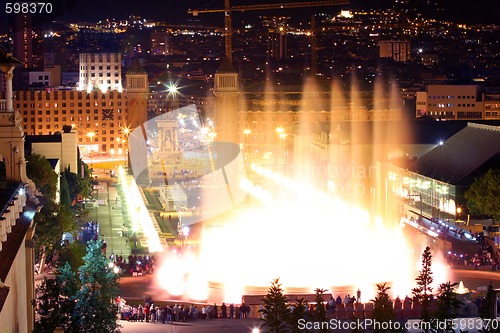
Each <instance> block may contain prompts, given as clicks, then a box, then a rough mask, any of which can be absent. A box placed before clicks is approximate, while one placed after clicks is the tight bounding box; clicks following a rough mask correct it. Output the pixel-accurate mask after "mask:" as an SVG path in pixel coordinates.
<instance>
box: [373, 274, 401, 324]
mask: <svg viewBox="0 0 500 333" xmlns="http://www.w3.org/2000/svg"><path fill="white" fill-rule="evenodd" d="M389 289H391V287H388V286H387V285H386V284H385V283H382V284H377V296H375V299H372V300H371V301H372V302H373V320H374V321H376V322H378V323H388V322H390V321H394V320H395V319H396V315H395V313H394V308H393V304H392V300H391V298H390V297H389V294H387V290H389ZM374 332H375V333H384V332H385V331H384V330H382V329H380V328H377V329H375V330H374Z"/></svg>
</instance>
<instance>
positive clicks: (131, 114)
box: [125, 63, 149, 184]
mask: <svg viewBox="0 0 500 333" xmlns="http://www.w3.org/2000/svg"><path fill="white" fill-rule="evenodd" d="M148 82H149V81H148V74H147V73H146V71H144V69H143V68H142V67H141V66H140V65H139V63H135V64H134V65H133V66H132V67H131V68H130V69H129V71H128V72H127V74H126V75H125V93H126V97H127V127H128V128H129V129H130V131H129V132H130V133H131V134H130V135H131V137H129V139H128V144H129V147H131V145H132V144H133V143H134V142H136V143H137V142H140V141H141V140H142V139H143V140H144V142H146V141H147V134H146V129H145V127H144V124H145V123H146V121H147V120H148V108H147V106H148V103H147V102H148V94H149V83H148ZM136 128H137V130H135V131H134V129H136ZM136 135H137V136H139V137H135V136H136ZM130 149H131V150H132V148H130ZM139 154H140V155H141V156H138V155H139ZM134 158H135V159H143V160H144V161H146V160H147V150H146V149H139V150H138V152H137V153H136V154H134ZM128 165H129V172H130V171H133V170H132V168H133V166H132V163H131V160H130V155H129V156H128ZM134 171H135V170H134ZM136 182H137V183H138V184H147V183H148V182H149V169H148V168H146V169H145V170H142V173H141V174H140V175H137V178H136Z"/></svg>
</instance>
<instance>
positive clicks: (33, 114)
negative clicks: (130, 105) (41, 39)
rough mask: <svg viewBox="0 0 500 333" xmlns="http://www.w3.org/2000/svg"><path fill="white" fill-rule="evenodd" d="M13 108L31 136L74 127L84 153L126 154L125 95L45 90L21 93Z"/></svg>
mask: <svg viewBox="0 0 500 333" xmlns="http://www.w3.org/2000/svg"><path fill="white" fill-rule="evenodd" d="M14 107H15V109H16V110H18V111H19V112H20V114H21V116H22V118H23V122H22V124H23V129H24V132H25V133H26V134H28V135H47V134H53V133H56V132H60V131H62V130H63V126H65V125H71V126H72V127H73V128H74V129H75V130H76V133H77V144H78V146H79V148H80V150H81V152H82V154H86V153H90V152H93V153H107V154H111V155H114V154H118V153H124V152H125V144H126V143H125V142H124V139H125V136H126V132H128V127H127V126H128V123H127V98H126V95H125V93H122V92H119V91H116V90H112V91H107V92H102V91H97V90H96V91H92V92H90V93H87V92H85V91H76V90H58V89H46V90H37V91H18V92H16V94H15V98H14Z"/></svg>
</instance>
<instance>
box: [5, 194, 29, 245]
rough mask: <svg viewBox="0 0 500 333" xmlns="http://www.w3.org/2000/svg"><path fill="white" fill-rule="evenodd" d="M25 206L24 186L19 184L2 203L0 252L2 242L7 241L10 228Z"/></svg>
mask: <svg viewBox="0 0 500 333" xmlns="http://www.w3.org/2000/svg"><path fill="white" fill-rule="evenodd" d="M4 190H8V189H4ZM25 205H26V195H25V192H24V184H19V186H17V187H16V188H14V191H13V193H12V195H11V196H10V198H9V199H8V200H7V201H6V202H5V203H4V207H3V208H2V210H1V211H0V251H1V250H2V242H5V241H6V240H7V235H8V234H9V233H10V232H11V231H12V227H13V226H14V225H15V224H16V222H17V219H18V217H19V214H20V213H21V212H22V211H23V208H24V206H25Z"/></svg>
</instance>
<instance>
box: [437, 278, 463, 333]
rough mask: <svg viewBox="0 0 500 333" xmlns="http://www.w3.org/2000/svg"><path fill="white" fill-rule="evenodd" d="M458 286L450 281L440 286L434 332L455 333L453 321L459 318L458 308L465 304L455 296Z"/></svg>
mask: <svg viewBox="0 0 500 333" xmlns="http://www.w3.org/2000/svg"><path fill="white" fill-rule="evenodd" d="M456 286H457V283H451V282H449V281H448V282H446V283H441V284H440V285H439V291H438V293H439V294H438V296H437V297H436V305H437V310H436V315H435V318H434V319H433V325H432V326H433V330H434V332H443V333H448V332H454V330H453V320H454V319H455V318H456V317H457V310H458V308H459V307H460V305H462V304H463V303H462V301H461V300H459V299H458V298H457V294H455V291H454V289H455V287H456ZM438 323H439V326H438V325H437V324H438ZM443 326H444V327H443Z"/></svg>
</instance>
